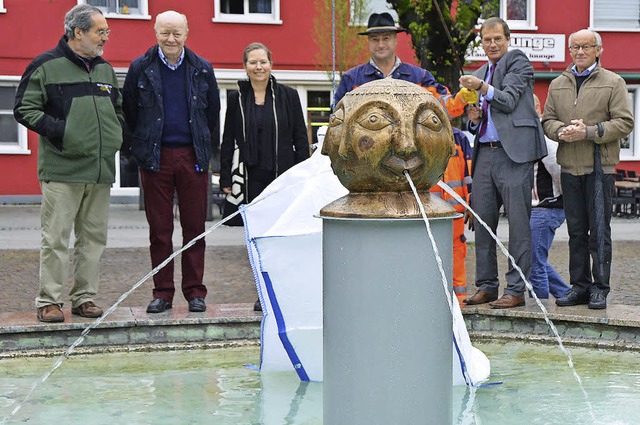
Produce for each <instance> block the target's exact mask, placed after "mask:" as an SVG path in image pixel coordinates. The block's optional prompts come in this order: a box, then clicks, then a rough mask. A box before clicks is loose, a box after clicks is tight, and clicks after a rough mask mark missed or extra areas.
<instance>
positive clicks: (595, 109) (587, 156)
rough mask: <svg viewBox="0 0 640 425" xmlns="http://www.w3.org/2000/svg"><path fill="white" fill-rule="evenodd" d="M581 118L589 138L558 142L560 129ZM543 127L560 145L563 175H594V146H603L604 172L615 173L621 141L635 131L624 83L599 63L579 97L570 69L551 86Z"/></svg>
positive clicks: (586, 81)
mask: <svg viewBox="0 0 640 425" xmlns="http://www.w3.org/2000/svg"><path fill="white" fill-rule="evenodd" d="M580 118H582V120H583V121H584V123H585V124H586V125H587V126H588V127H587V138H586V139H585V140H579V141H576V142H565V141H562V140H559V139H558V132H559V131H560V129H561V128H562V127H565V126H567V125H569V124H570V123H571V120H573V119H580ZM598 123H602V126H603V129H604V133H603V135H602V137H600V136H599V135H598V131H597V126H596V125H597V124H598ZM542 125H543V128H544V132H545V134H546V135H547V137H549V138H550V139H552V140H555V141H557V142H559V146H558V164H560V165H561V167H562V172H564V173H570V174H573V175H576V176H580V175H585V174H590V173H592V172H593V149H594V142H595V143H598V144H599V145H600V146H601V147H600V156H601V158H602V168H603V170H604V172H605V173H613V172H614V167H615V165H616V164H618V162H620V139H622V138H624V137H626V136H627V135H629V133H631V130H633V112H632V111H631V105H630V102H629V97H628V94H627V86H626V84H625V82H624V80H623V79H622V77H620V76H619V75H617V74H615V73H613V72H611V71H608V70H606V69H604V68H602V67H601V66H600V64H599V63H598V65H597V66H596V68H595V69H594V70H593V72H592V73H591V75H589V77H587V79H586V80H585V81H584V82H583V83H582V86H581V87H580V93H579V94H578V95H577V96H576V78H575V76H574V75H573V73H572V72H571V66H570V67H569V68H567V70H565V71H564V72H563V73H562V74H561V75H560V76H559V77H557V78H555V79H554V80H553V81H552V82H551V85H550V86H549V94H548V96H547V101H546V103H545V107H544V114H543V115H542Z"/></svg>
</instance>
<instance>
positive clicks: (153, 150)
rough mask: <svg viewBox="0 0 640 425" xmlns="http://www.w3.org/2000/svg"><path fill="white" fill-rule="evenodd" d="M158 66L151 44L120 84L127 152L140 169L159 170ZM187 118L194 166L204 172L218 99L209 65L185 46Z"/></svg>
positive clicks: (217, 115) (155, 49)
mask: <svg viewBox="0 0 640 425" xmlns="http://www.w3.org/2000/svg"><path fill="white" fill-rule="evenodd" d="M160 66H165V65H164V64H163V63H162V61H161V60H160V57H159V56H158V46H157V45H155V46H153V47H152V48H150V49H149V50H147V52H146V53H145V54H144V55H143V56H141V57H139V58H137V59H135V60H134V61H133V62H132V63H131V66H130V67H129V72H128V73H127V78H126V79H125V81H124V87H123V89H122V92H123V109H124V115H125V121H126V123H127V126H128V127H129V131H130V132H131V133H132V140H131V153H132V154H133V156H134V157H135V158H136V160H137V161H138V163H139V164H140V166H141V167H143V168H145V169H147V170H152V171H158V170H159V169H160V148H161V146H160V139H161V136H162V127H163V124H164V111H163V105H162V81H161V79H160ZM180 66H186V67H187V78H188V83H187V84H188V90H189V117H190V124H191V135H192V138H193V147H194V150H195V154H196V160H197V162H198V163H197V164H196V165H197V167H198V169H199V170H202V171H203V172H206V171H207V170H208V169H209V161H210V160H211V155H212V152H213V151H214V149H217V147H218V140H214V134H215V133H214V130H215V128H216V126H217V125H218V121H219V119H220V96H219V93H218V84H217V83H216V77H215V75H214V73H213V67H212V66H211V64H210V63H209V62H208V61H206V60H205V59H203V58H202V57H200V56H198V55H196V54H195V53H194V52H192V51H191V50H189V49H187V48H186V47H185V55H184V61H183V63H182V65H180Z"/></svg>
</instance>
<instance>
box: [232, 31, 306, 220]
mask: <svg viewBox="0 0 640 425" xmlns="http://www.w3.org/2000/svg"><path fill="white" fill-rule="evenodd" d="M242 60H243V63H244V69H245V71H246V73H247V76H248V77H249V80H241V81H238V91H237V92H231V93H229V97H228V102H227V112H226V118H225V124H224V133H223V136H222V147H221V151H220V162H221V166H220V189H221V190H222V191H223V192H224V193H226V194H227V204H226V205H225V216H226V215H229V213H230V210H235V209H236V208H237V206H238V205H240V204H245V203H249V202H251V201H252V200H253V199H254V198H255V197H256V196H258V195H259V194H260V193H261V192H262V191H263V190H264V188H265V187H267V186H268V185H269V183H271V182H272V181H273V180H274V179H275V178H276V177H278V176H279V175H280V174H282V173H283V172H285V171H286V170H288V169H289V168H291V167H292V166H293V165H295V164H297V163H299V162H302V161H304V160H305V159H307V158H309V140H308V138H307V127H306V125H305V122H304V115H303V113H302V106H301V105H300V98H299V97H298V93H297V92H296V91H295V90H294V89H292V88H291V87H288V86H285V85H283V84H278V83H277V82H276V79H275V78H274V77H273V75H271V65H272V61H271V51H270V50H269V49H268V48H267V47H266V46H265V45H264V44H261V43H251V44H249V45H248V46H247V47H246V48H245V50H244V54H243V58H242ZM229 204H231V205H229ZM234 207H235V208H234ZM240 223H241V222H240Z"/></svg>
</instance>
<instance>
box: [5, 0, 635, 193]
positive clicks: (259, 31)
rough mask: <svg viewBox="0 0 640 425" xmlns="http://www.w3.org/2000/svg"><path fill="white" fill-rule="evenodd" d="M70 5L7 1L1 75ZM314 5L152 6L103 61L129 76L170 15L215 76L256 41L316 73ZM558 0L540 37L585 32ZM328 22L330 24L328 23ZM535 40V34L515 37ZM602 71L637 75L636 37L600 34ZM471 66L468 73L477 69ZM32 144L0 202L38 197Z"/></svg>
mask: <svg viewBox="0 0 640 425" xmlns="http://www.w3.org/2000/svg"><path fill="white" fill-rule="evenodd" d="M76 3H77V2H76V1H75V0H4V7H5V9H6V10H7V13H4V14H0V75H2V76H20V75H22V73H23V71H24V69H25V67H26V66H27V65H28V63H29V62H30V61H31V60H32V59H33V58H34V57H35V56H37V55H39V54H40V53H42V52H44V51H46V50H48V49H51V48H53V47H54V46H55V45H56V43H57V42H58V40H59V39H60V37H61V36H62V34H63V18H64V14H65V13H66V12H67V11H68V10H69V9H70V8H71V7H73V6H74V5H75V4H76ZM313 3H314V1H313V0H296V1H285V0H281V2H280V7H281V10H280V18H281V20H282V24H281V25H267V24H252V25H250V24H232V23H217V22H212V18H213V13H214V10H213V8H214V5H213V0H189V1H188V2H187V1H181V2H177V1H175V0H150V1H149V15H151V17H152V19H151V20H133V19H109V26H110V28H111V30H112V34H111V37H110V39H109V42H108V43H107V45H106V47H105V55H104V57H105V59H107V60H109V61H110V62H111V63H112V64H113V66H114V67H116V68H127V67H128V66H129V63H130V62H131V60H133V59H134V58H136V57H137V56H140V55H141V54H143V53H144V52H145V51H146V50H147V49H148V48H149V47H150V46H151V45H152V44H154V43H155V42H156V40H155V36H154V32H153V18H154V17H155V16H156V15H157V14H158V13H159V12H162V11H164V10H168V9H174V10H177V11H179V12H182V13H185V14H186V15H187V17H188V19H189V30H190V31H189V38H188V40H187V46H189V47H190V48H192V49H193V50H194V51H196V52H197V53H199V54H200V55H202V56H204V57H205V58H207V59H209V60H210V61H211V62H212V63H213V65H214V68H216V69H241V68H242V63H241V58H242V51H243V49H244V47H245V46H246V45H247V44H248V43H250V42H252V41H261V42H263V43H265V44H266V45H267V46H269V47H270V48H271V50H272V52H273V60H274V67H275V68H277V69H279V70H285V69H286V70H294V71H295V70H317V69H319V67H318V66H317V65H316V64H315V63H314V57H315V53H316V46H315V44H314V41H313V36H312V28H313V20H314V13H313V11H314V9H313ZM558 7H559V3H558V1H557V0H538V1H537V3H536V25H537V26H538V30H537V32H538V33H541V34H566V35H567V36H568V35H569V33H571V32H573V31H575V30H577V29H580V28H586V27H588V25H589V2H588V1H587V0H565V1H563V2H562V5H561V7H562V9H563V10H570V11H571V14H570V15H569V16H570V17H571V21H568V20H567V16H568V15H567V14H566V13H558ZM327 19H328V18H327ZM514 32H528V33H530V32H534V31H514ZM601 35H602V38H603V42H604V55H603V64H604V66H606V67H607V68H609V69H611V70H613V71H616V72H622V73H631V72H637V71H638V70H640V57H638V56H637V55H633V54H630V53H631V52H630V50H629V46H638V45H640V33H628V32H625V33H602V34H601ZM398 55H399V56H400V58H401V59H402V60H404V61H412V62H415V55H414V52H413V50H412V48H411V44H410V39H409V37H408V36H406V35H404V34H401V35H400V42H399V48H398ZM569 63H570V56H569V55H568V52H567V55H566V61H565V62H564V63H549V64H544V63H541V62H535V63H534V67H535V69H536V72H537V75H539V77H538V79H537V82H536V93H537V94H538V96H539V97H540V99H541V100H542V101H543V102H544V100H545V99H546V93H547V88H548V84H549V81H550V79H551V77H552V76H554V75H556V73H558V72H561V71H562V70H564V69H565V68H566V66H567V65H568V64H569ZM477 66H478V64H471V66H470V67H469V69H473V68H475V67H477ZM37 145H38V144H37V137H36V135H35V134H33V133H31V132H30V133H29V149H30V150H31V154H30V155H8V154H0V196H4V195H37V194H39V193H40V189H39V185H38V181H37V176H36V160H37V149H38V146H37ZM625 166H626V168H631V169H636V170H637V171H638V172H640V164H639V163H637V162H633V163H625Z"/></svg>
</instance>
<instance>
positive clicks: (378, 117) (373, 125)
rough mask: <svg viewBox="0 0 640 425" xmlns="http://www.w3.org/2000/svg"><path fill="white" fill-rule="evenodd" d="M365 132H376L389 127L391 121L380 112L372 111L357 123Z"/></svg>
mask: <svg viewBox="0 0 640 425" xmlns="http://www.w3.org/2000/svg"><path fill="white" fill-rule="evenodd" d="M358 124H360V125H361V126H362V127H364V128H366V129H367V130H372V131H378V130H382V129H383V128H385V127H387V126H388V125H391V120H390V119H389V118H388V117H387V116H386V114H383V113H382V111H372V112H370V113H369V114H367V115H366V116H365V117H363V118H362V119H360V120H359V121H358Z"/></svg>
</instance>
